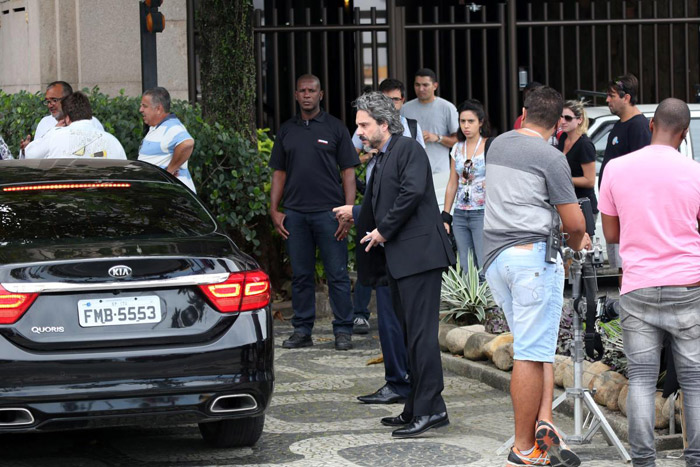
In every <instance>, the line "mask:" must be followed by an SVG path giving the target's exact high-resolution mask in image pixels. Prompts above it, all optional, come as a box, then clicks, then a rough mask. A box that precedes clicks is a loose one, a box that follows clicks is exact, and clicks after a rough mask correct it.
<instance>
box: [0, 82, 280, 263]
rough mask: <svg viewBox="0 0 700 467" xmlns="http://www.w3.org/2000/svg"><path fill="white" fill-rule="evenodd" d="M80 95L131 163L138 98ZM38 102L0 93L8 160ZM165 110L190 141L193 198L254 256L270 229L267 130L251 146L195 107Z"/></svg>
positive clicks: (140, 130)
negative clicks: (172, 116)
mask: <svg viewBox="0 0 700 467" xmlns="http://www.w3.org/2000/svg"><path fill="white" fill-rule="evenodd" d="M85 91H86V92H87V93H88V96H89V98H90V103H91V105H92V108H93V113H94V115H95V116H96V117H97V118H98V119H100V121H101V122H102V124H103V125H104V127H105V130H106V131H108V132H110V133H112V134H113V135H114V136H116V137H117V139H119V141H120V142H121V143H122V145H123V146H124V150H125V151H126V154H127V157H128V158H129V159H137V158H138V149H139V146H140V144H141V140H142V139H143V137H144V134H145V133H144V125H143V120H142V118H141V115H140V114H139V104H140V102H141V99H140V97H128V96H125V95H124V92H123V91H122V92H121V93H120V94H119V96H116V97H110V96H108V95H106V94H103V93H101V92H100V91H99V89H98V88H97V87H95V88H93V89H92V90H85ZM42 100H43V94H41V93H36V94H30V93H27V92H19V93H17V94H5V93H4V92H2V91H0V135H2V136H3V138H4V139H5V141H6V142H7V144H8V145H9V146H10V149H11V150H12V153H13V154H14V155H17V154H18V153H19V142H20V140H21V139H22V138H23V137H24V136H26V135H27V134H28V133H33V131H34V129H35V128H36V125H37V124H38V123H39V121H40V120H41V119H42V118H43V117H44V116H45V115H47V114H48V111H47V109H46V107H45V106H44V105H43V104H42V103H41V101H42ZM171 110H172V111H173V112H174V113H175V114H176V115H177V116H178V118H180V120H181V121H182V122H183V124H184V125H185V127H186V128H187V130H188V131H189V132H190V134H191V135H192V137H193V138H194V140H195V149H194V152H193V154H192V157H191V158H190V161H189V168H190V171H191V172H192V176H193V179H194V181H195V185H196V187H197V193H198V195H199V197H200V198H201V199H202V201H203V202H204V203H205V204H206V205H207V207H208V208H209V209H210V210H211V211H212V212H213V214H214V215H215V216H216V217H217V220H218V221H219V222H220V223H221V224H222V225H223V226H224V228H225V229H226V230H227V232H228V233H229V235H230V236H231V237H232V238H233V239H234V240H235V241H236V242H237V243H238V244H239V245H240V246H241V248H243V249H244V250H245V251H252V252H254V253H255V254H260V248H259V247H260V244H261V241H260V240H259V237H260V233H261V232H263V233H267V232H269V231H270V230H271V228H272V227H271V223H270V221H269V217H268V216H267V211H268V202H269V192H270V169H269V168H268V166H267V163H268V161H269V158H270V152H271V150H272V145H273V141H272V139H271V138H270V136H269V134H268V131H267V130H258V143H257V146H256V145H255V144H254V143H251V142H250V140H249V139H247V138H243V137H241V136H240V135H238V134H237V133H236V132H235V131H234V130H233V128H231V126H229V125H228V124H221V123H214V124H209V123H207V122H206V121H205V120H204V119H203V118H202V111H201V108H200V107H199V106H191V105H190V104H189V103H187V102H186V101H174V102H173V104H172V108H171Z"/></svg>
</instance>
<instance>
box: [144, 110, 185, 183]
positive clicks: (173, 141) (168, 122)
mask: <svg viewBox="0 0 700 467" xmlns="http://www.w3.org/2000/svg"><path fill="white" fill-rule="evenodd" d="M188 139H191V140H194V138H192V136H191V135H190V134H189V133H188V132H187V129H186V128H185V125H183V124H182V122H181V121H180V120H179V119H178V118H177V117H176V116H175V114H170V115H168V116H167V117H165V119H164V120H163V121H162V122H160V123H159V124H158V125H156V126H152V127H151V128H150V129H149V130H148V134H147V135H146V137H145V138H144V139H143V141H142V142H141V147H140V148H139V160H140V161H144V162H148V163H150V164H153V165H157V166H158V167H160V168H162V169H166V168H167V167H168V164H170V161H171V160H172V158H173V152H174V151H175V147H176V146H177V145H178V144H180V143H182V142H183V141H186V140H188ZM177 178H179V179H180V181H182V183H184V184H185V185H187V187H188V188H189V189H191V190H192V191H194V192H195V193H196V192H197V190H195V188H194V183H193V182H192V176H191V175H190V172H189V170H187V161H185V163H184V164H182V165H181V166H180V171H179V172H178V176H177Z"/></svg>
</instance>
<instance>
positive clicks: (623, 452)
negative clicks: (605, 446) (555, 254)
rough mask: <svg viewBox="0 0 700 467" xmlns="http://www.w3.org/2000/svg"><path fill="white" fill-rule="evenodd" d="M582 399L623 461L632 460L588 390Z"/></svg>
mask: <svg viewBox="0 0 700 467" xmlns="http://www.w3.org/2000/svg"><path fill="white" fill-rule="evenodd" d="M583 401H584V402H585V403H586V406H587V407H588V410H590V411H591V412H592V413H593V414H595V416H596V418H597V419H598V420H597V421H598V422H600V425H602V427H603V431H604V432H605V434H606V435H607V438H608V440H610V441H612V443H613V445H614V446H615V447H616V448H617V451H618V452H619V453H620V457H622V458H623V459H624V460H625V462H632V458H631V457H630V455H629V454H628V453H627V450H626V449H625V447H624V446H623V445H622V441H620V438H618V437H617V435H616V434H615V432H614V431H613V429H612V427H611V426H610V424H609V423H608V421H607V420H606V419H605V415H603V412H601V410H600V407H598V404H596V403H595V401H594V400H593V397H592V396H591V393H589V392H588V391H586V392H584V393H583Z"/></svg>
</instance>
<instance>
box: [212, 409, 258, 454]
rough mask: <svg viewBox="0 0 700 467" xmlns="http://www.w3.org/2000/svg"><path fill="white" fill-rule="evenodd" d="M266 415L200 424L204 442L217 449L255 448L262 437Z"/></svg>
mask: <svg viewBox="0 0 700 467" xmlns="http://www.w3.org/2000/svg"><path fill="white" fill-rule="evenodd" d="M264 425H265V415H260V416H258V417H249V418H236V419H232V420H221V421H219V422H208V423H200V424H199V432H200V433H201V434H202V438H204V441H205V442H206V443H207V444H209V445H211V446H214V447H217V448H236V447H243V446H253V445H254V444H255V443H257V442H258V439H260V435H262V431H263V426H264Z"/></svg>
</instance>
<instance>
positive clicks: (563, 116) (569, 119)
mask: <svg viewBox="0 0 700 467" xmlns="http://www.w3.org/2000/svg"><path fill="white" fill-rule="evenodd" d="M561 118H563V119H564V120H566V121H567V122H569V123H571V122H573V121H574V119H575V118H578V117H574V116H573V115H562V116H561Z"/></svg>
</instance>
